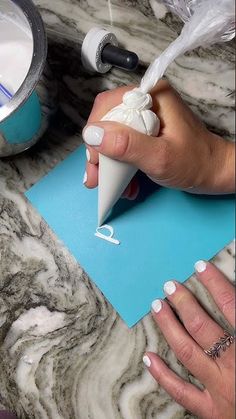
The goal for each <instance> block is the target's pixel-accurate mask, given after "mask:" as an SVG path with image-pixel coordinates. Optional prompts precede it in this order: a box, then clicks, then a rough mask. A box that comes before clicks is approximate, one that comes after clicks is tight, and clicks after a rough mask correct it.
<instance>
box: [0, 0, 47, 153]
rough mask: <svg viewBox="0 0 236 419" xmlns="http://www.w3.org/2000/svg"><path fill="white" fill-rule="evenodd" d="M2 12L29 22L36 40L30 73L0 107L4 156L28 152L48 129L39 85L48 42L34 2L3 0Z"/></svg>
mask: <svg viewBox="0 0 236 419" xmlns="http://www.w3.org/2000/svg"><path fill="white" fill-rule="evenodd" d="M3 7H4V9H3ZM0 10H4V12H5V10H7V13H8V11H9V13H10V14H11V13H12V14H14V16H19V18H21V19H27V22H28V24H29V27H30V28H31V31H32V39H33V56H32V61H31V65H30V68H29V71H28V74H27V76H26V78H25V80H24V82H23V84H22V85H21V86H20V88H19V90H18V91H17V92H16V94H15V95H14V96H13V98H12V99H11V100H10V101H9V102H8V103H7V104H6V105H4V106H2V107H1V108H0V157H4V156H9V155H13V154H17V153H20V152H22V151H24V150H26V149H28V148H29V147H31V146H32V145H33V144H35V143H36V142H37V140H38V139H39V138H40V137H41V136H42V134H43V132H44V131H45V129H46V126H47V123H46V121H45V117H46V116H45V115H44V114H45V112H44V111H43V109H42V100H41V98H40V91H41V90H42V89H37V86H38V84H39V82H40V79H41V78H42V76H43V71H44V69H45V65H46V57H47V39H46V33H45V29H44V25H43V21H42V18H41V16H40V14H39V12H38V10H37V9H36V7H35V6H34V4H33V2H32V1H31V0H1V3H0ZM16 71H17V69H16Z"/></svg>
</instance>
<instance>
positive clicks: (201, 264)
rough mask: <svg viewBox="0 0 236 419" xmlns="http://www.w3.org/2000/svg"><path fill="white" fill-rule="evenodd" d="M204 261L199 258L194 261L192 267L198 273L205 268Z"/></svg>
mask: <svg viewBox="0 0 236 419" xmlns="http://www.w3.org/2000/svg"><path fill="white" fill-rule="evenodd" d="M206 267H207V265H206V262H204V260H199V261H198V262H196V263H195V265H194V268H195V270H196V271H197V272H198V273H202V272H204V271H205V270H206Z"/></svg>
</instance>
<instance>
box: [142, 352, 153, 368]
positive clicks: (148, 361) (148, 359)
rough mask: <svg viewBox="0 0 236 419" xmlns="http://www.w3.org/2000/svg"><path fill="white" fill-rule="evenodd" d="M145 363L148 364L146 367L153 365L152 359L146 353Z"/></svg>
mask: <svg viewBox="0 0 236 419" xmlns="http://www.w3.org/2000/svg"><path fill="white" fill-rule="evenodd" d="M143 363H144V364H145V365H146V367H148V368H149V367H150V366H151V360H150V358H149V357H148V356H147V355H144V357H143Z"/></svg>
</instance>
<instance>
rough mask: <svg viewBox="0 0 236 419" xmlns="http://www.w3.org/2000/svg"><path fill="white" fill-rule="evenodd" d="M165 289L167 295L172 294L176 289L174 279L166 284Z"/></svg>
mask: <svg viewBox="0 0 236 419" xmlns="http://www.w3.org/2000/svg"><path fill="white" fill-rule="evenodd" d="M164 291H165V293H166V294H167V295H172V294H174V292H175V291H176V285H175V283H174V282H173V281H167V282H166V283H165V284H164Z"/></svg>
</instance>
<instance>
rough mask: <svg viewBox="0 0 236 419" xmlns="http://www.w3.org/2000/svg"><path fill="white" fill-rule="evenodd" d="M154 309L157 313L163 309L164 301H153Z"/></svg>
mask: <svg viewBox="0 0 236 419" xmlns="http://www.w3.org/2000/svg"><path fill="white" fill-rule="evenodd" d="M152 309H153V311H154V312H155V313H159V311H160V310H161V309H162V302H161V300H154V301H153V302H152Z"/></svg>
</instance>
